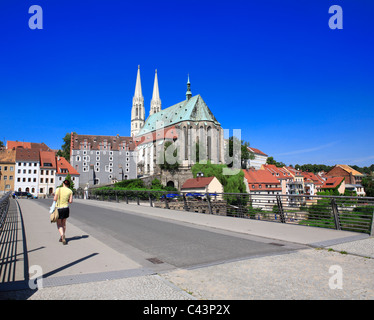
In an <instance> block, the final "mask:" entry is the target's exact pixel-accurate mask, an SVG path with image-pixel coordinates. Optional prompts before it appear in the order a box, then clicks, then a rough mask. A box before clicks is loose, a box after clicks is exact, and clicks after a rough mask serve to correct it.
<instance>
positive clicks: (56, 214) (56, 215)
mask: <svg viewBox="0 0 374 320" xmlns="http://www.w3.org/2000/svg"><path fill="white" fill-rule="evenodd" d="M60 191H61V190H58V198H57V201H58V204H59V205H60ZM56 192H57V191H56ZM50 219H51V223H53V222H57V220H58V208H57V206H56V208H55V210H54V211H53V212H52V214H51V216H50Z"/></svg>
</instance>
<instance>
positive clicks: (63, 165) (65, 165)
mask: <svg viewBox="0 0 374 320" xmlns="http://www.w3.org/2000/svg"><path fill="white" fill-rule="evenodd" d="M56 163H57V171H56V174H67V172H63V171H62V170H64V169H66V170H67V171H68V173H69V174H70V175H77V176H79V175H80V174H79V172H78V171H77V170H75V169H74V168H73V166H72V165H71V164H70V163H69V162H68V161H67V160H66V159H65V158H64V157H59V158H57V161H56Z"/></svg>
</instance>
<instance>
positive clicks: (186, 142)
mask: <svg viewBox="0 0 374 320" xmlns="http://www.w3.org/2000/svg"><path fill="white" fill-rule="evenodd" d="M183 139H184V160H188V134H187V128H186V127H183Z"/></svg>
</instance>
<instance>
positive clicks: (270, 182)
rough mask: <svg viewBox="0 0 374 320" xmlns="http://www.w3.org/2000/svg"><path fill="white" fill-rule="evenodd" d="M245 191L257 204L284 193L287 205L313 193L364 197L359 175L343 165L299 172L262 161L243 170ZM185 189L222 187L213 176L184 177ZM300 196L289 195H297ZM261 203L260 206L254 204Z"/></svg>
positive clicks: (202, 190) (272, 201)
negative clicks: (347, 194)
mask: <svg viewBox="0 0 374 320" xmlns="http://www.w3.org/2000/svg"><path fill="white" fill-rule="evenodd" d="M243 173H244V183H245V185H246V191H247V193H249V194H250V195H252V201H253V202H254V204H255V205H256V202H258V203H261V204H266V205H267V206H268V205H269V204H270V205H271V204H274V205H275V204H276V201H277V200H276V197H275V196H276V195H287V197H282V201H283V202H285V203H286V205H289V206H296V205H300V202H301V201H302V202H304V203H305V202H307V201H308V200H310V202H313V201H314V200H313V196H315V195H317V193H318V192H323V191H337V193H339V194H345V191H347V190H348V191H354V192H355V193H353V194H357V195H358V196H365V191H364V188H363V187H362V185H361V180H362V178H363V176H364V175H363V174H361V173H360V172H358V171H356V170H354V169H352V168H351V167H349V166H347V165H336V166H335V167H333V168H332V169H331V170H330V171H329V172H327V173H326V172H320V173H318V174H314V173H313V172H302V171H300V170H296V169H294V168H293V167H286V166H284V167H276V166H275V165H272V164H262V165H261V167H260V168H259V169H258V170H256V169H255V168H250V169H243ZM181 190H182V191H185V192H199V193H222V192H223V186H222V185H221V184H220V183H219V181H218V179H217V178H215V177H197V178H194V179H189V180H187V181H186V182H185V183H184V184H183V186H182V188H181ZM300 195H303V196H304V197H293V196H300ZM258 206H261V205H258Z"/></svg>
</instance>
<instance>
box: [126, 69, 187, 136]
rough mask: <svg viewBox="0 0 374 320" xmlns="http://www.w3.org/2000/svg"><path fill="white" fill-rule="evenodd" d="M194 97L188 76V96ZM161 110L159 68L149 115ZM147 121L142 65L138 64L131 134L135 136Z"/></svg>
mask: <svg viewBox="0 0 374 320" xmlns="http://www.w3.org/2000/svg"><path fill="white" fill-rule="evenodd" d="M191 97H192V94H191V91H190V77H189V76H188V81H187V94H186V98H187V100H189V98H191ZM160 111H161V99H160V92H159V88H158V78H157V69H156V71H155V81H154V83H153V94H152V100H151V108H150V110H149V115H152V114H154V113H157V112H160ZM144 123H145V108H144V97H143V94H142V84H141V81H140V66H138V73H137V76H136V85H135V94H134V97H133V98H132V110H131V136H132V137H134V136H135V135H137V134H138V132H139V131H140V130H141V128H143V126H144Z"/></svg>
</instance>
